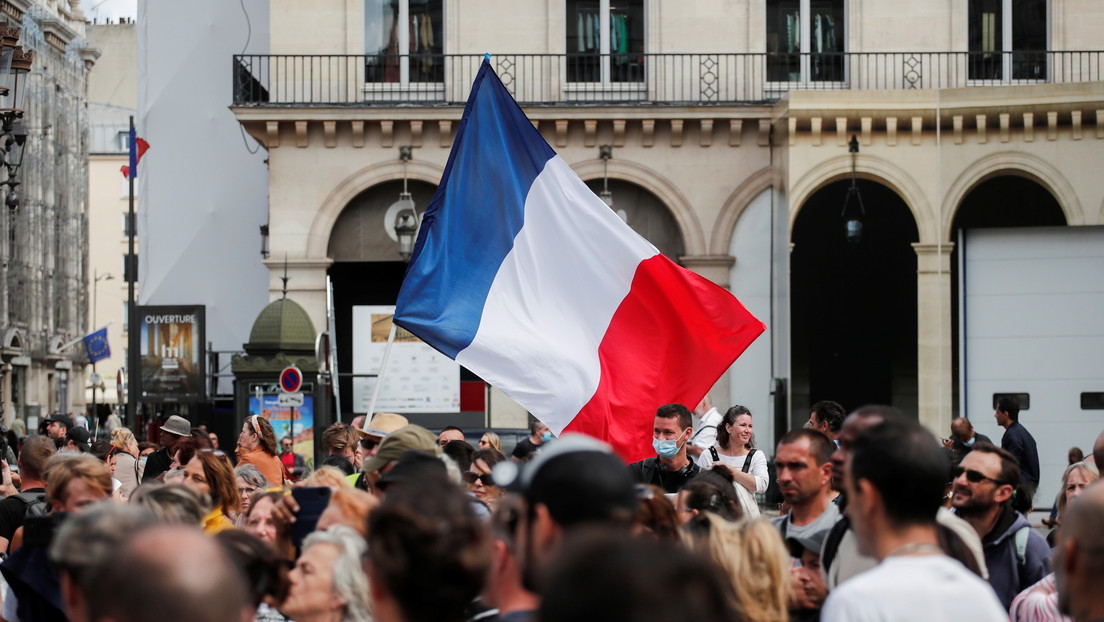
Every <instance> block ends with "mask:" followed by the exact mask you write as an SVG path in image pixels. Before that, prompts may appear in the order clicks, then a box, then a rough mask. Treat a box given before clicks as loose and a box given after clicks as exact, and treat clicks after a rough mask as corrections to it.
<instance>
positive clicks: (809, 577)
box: [786, 529, 829, 620]
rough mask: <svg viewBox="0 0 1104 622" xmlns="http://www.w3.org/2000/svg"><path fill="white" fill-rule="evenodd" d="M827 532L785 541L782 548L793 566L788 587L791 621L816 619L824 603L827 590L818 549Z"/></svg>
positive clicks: (821, 531)
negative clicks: (789, 591) (791, 613)
mask: <svg viewBox="0 0 1104 622" xmlns="http://www.w3.org/2000/svg"><path fill="white" fill-rule="evenodd" d="M828 532H829V530H828V529H821V530H819V531H814V532H811V533H806V534H804V535H801V536H796V537H789V538H786V548H787V549H789V551H790V557H792V558H793V559H794V560H796V562H795V563H794V565H793V568H791V569H790V585H791V588H792V594H793V597H792V600H791V601H790V608H791V609H792V610H793V614H794V615H793V616H792V618H793V619H794V620H808V619H816V617H817V616H818V615H819V611H820V608H821V606H822V605H824V599H825V598H828V588H827V586H825V585H824V574H823V573H822V572H821V569H820V549H821V547H822V546H823V545H824V538H825V536H827V535H828Z"/></svg>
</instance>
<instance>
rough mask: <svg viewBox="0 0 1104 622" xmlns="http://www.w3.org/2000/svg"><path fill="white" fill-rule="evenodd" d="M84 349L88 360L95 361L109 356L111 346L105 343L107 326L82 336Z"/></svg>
mask: <svg viewBox="0 0 1104 622" xmlns="http://www.w3.org/2000/svg"><path fill="white" fill-rule="evenodd" d="M84 349H85V350H86V351H87V352H88V362H90V363H95V362H96V361H102V360H104V359H106V358H111V346H110V345H109V344H108V343H107V327H106V326H104V327H103V328H101V329H100V330H98V331H96V332H94V333H92V334H90V335H85V336H84Z"/></svg>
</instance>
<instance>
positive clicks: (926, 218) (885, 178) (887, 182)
mask: <svg viewBox="0 0 1104 622" xmlns="http://www.w3.org/2000/svg"><path fill="white" fill-rule="evenodd" d="M856 174H857V176H858V177H859V178H860V179H868V180H870V181H874V182H877V183H879V184H881V185H883V186H885V187H887V188H889V189H890V190H892V191H893V192H895V193H896V194H897V196H899V197H901V200H902V201H904V202H905V205H907V206H908V209H909V212H911V213H912V218H913V220H915V221H916V230H917V232H918V233H919V235H920V243H921V244H926V243H935V239H936V236H937V235H938V233H937V229H938V223H937V221H936V218H935V217H934V216H933V215H932V210H931V205H930V203H929V202H928V199H927V197H926V196H925V195H924V191H923V189H922V188H921V186H920V184H918V183H917V182H916V180H915V179H913V177H912V176H911V175H909V174H908V173H907V172H906V171H905V170H904V169H902V168H901V167H899V166H897V165H896V164H893V163H891V162H889V161H888V160H885V159H884V158H881V157H878V156H872V155H863V154H860V155H859V158H858V162H857V163H856ZM850 175H851V156H850V155H840V156H836V157H834V158H829V159H827V160H825V161H823V162H821V163H820V164H818V165H816V166H814V167H813V168H811V169H809V171H808V172H806V173H805V175H804V176H802V177H801V179H799V180H798V181H797V183H795V184H793V186H792V188H791V190H790V205H791V209H790V223H789V231H790V237H791V238H792V237H793V227H794V223H795V222H796V221H797V214H798V212H800V211H801V207H802V206H803V205H805V202H806V201H808V200H809V198H810V197H812V196H813V194H815V193H816V191H817V190H820V189H821V188H823V187H824V186H826V185H828V184H830V183H832V182H835V181H839V180H841V179H845V178H847V177H850ZM792 206H797V209H793V208H792Z"/></svg>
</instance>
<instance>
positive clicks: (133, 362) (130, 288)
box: [125, 115, 142, 430]
mask: <svg viewBox="0 0 1104 622" xmlns="http://www.w3.org/2000/svg"><path fill="white" fill-rule="evenodd" d="M129 138H130V145H129V146H130V171H129V174H128V175H127V182H128V189H129V192H128V195H129V197H128V206H127V258H126V275H125V277H126V282H127V401H126V425H127V427H129V428H130V429H131V430H137V429H138V427H137V425H138V415H137V408H136V407H137V404H135V398H136V397H137V392H136V391H135V390H134V389H135V387H136V386H137V384H138V382H137V381H136V380H140V379H141V378H140V374H141V373H142V372H141V370H140V369H139V364H140V363H139V361H140V359H139V352H138V347H139V343H140V342H139V337H138V335H139V332H140V331H139V326H138V306H137V305H138V302H137V300H136V299H135V297H134V284H135V283H136V282H137V281H138V275H137V274H135V272H136V271H137V268H138V261H137V258H136V257H135V256H134V237H135V234H136V231H135V229H137V227H136V225H137V224H138V222H137V221H138V219H137V218H136V217H135V214H134V177H135V176H136V175H137V174H138V152H137V149H138V141H137V132H136V131H135V129H134V115H131V117H130V135H129Z"/></svg>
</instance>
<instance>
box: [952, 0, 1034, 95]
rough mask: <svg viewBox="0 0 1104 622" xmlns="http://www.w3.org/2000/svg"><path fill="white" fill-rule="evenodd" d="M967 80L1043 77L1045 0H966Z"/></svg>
mask: <svg viewBox="0 0 1104 622" xmlns="http://www.w3.org/2000/svg"><path fill="white" fill-rule="evenodd" d="M968 22H969V23H968V28H969V31H970V34H969V37H970V40H969V50H970V53H969V67H970V79H971V80H999V81H1006V80H1007V78H1009V77H1011V79H1013V80H1046V79H1047V56H1046V49H1047V0H970V5H969V19H968Z"/></svg>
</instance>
